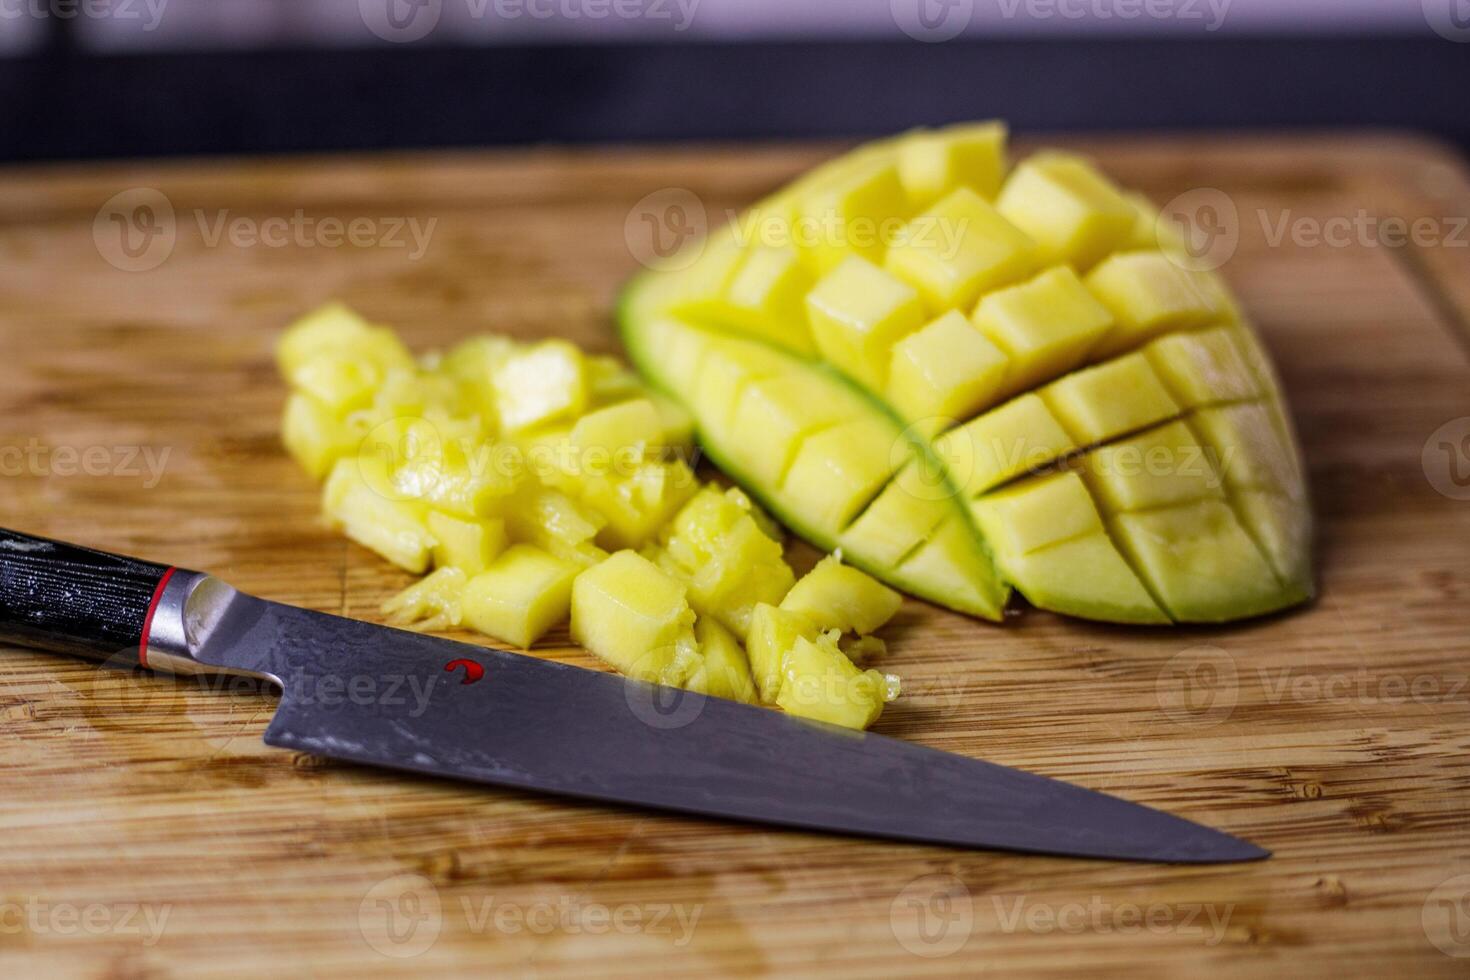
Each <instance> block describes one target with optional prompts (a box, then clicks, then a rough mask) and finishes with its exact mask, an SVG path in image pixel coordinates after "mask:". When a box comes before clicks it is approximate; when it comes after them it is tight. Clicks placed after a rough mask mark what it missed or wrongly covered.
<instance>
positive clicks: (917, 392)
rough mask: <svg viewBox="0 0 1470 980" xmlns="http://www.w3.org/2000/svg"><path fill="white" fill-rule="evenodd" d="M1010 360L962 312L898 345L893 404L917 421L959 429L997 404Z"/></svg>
mask: <svg viewBox="0 0 1470 980" xmlns="http://www.w3.org/2000/svg"><path fill="white" fill-rule="evenodd" d="M1008 365H1009V361H1008V359H1007V357H1006V355H1005V353H1004V352H1003V351H1001V349H1000V348H999V347H997V346H996V345H995V344H993V343H992V342H991V341H990V340H988V339H986V337H985V336H984V335H983V334H981V333H980V331H978V330H976V329H975V327H974V326H973V325H972V324H971V323H970V321H968V320H966V319H965V317H964V315H963V314H961V313H959V312H958V311H957V310H950V311H949V312H948V313H946V314H944V315H943V316H941V317H940V318H939V319H937V320H935V321H933V322H932V323H930V324H929V325H928V326H926V327H924V328H923V329H921V330H919V331H918V332H916V333H911V334H909V335H908V336H907V337H905V338H903V339H902V340H900V341H899V342H898V343H897V344H895V345H894V346H893V354H892V361H891V363H890V364H889V368H888V388H887V395H888V400H889V401H890V402H892V403H893V405H894V407H895V408H897V409H898V410H899V411H900V412H901V413H902V414H903V415H904V417H905V418H907V419H910V420H911V421H919V420H922V419H940V420H946V421H947V422H948V423H950V424H953V423H957V422H962V421H964V420H965V419H968V418H970V417H971V416H972V415H974V414H975V413H976V412H978V411H979V410H980V409H982V408H984V407H986V406H987V405H989V404H991V402H992V401H994V399H995V396H996V394H997V393H998V392H999V391H1000V387H1001V382H1002V380H1003V379H1004V378H1005V376H1006V371H1007V370H1008Z"/></svg>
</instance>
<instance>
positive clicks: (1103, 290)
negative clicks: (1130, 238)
mask: <svg viewBox="0 0 1470 980" xmlns="http://www.w3.org/2000/svg"><path fill="white" fill-rule="evenodd" d="M1201 281H1202V280H1201V279H1200V278H1199V277H1197V276H1196V275H1195V274H1194V273H1191V272H1190V271H1189V270H1188V269H1185V268H1183V267H1182V266H1181V265H1180V264H1179V263H1178V261H1177V260H1176V259H1173V258H1170V257H1169V256H1168V255H1166V254H1164V253H1163V252H1122V253H1119V254H1117V255H1114V256H1112V257H1110V258H1108V259H1107V260H1106V261H1104V262H1103V263H1101V264H1100V265H1098V266H1097V268H1095V269H1093V270H1092V271H1091V272H1090V273H1088V275H1087V279H1086V285H1087V288H1088V290H1089V291H1090V292H1091V293H1092V294H1093V295H1094V296H1096V297H1097V299H1098V301H1099V302H1101V303H1102V305H1103V306H1105V307H1107V309H1108V312H1109V313H1111V314H1112V315H1113V320H1114V327H1113V329H1112V330H1111V331H1110V332H1109V333H1108V335H1107V336H1106V337H1104V338H1103V339H1102V341H1101V342H1100V343H1099V345H1098V347H1097V349H1096V350H1095V351H1094V356H1098V357H1107V356H1109V355H1112V354H1115V353H1120V352H1122V351H1125V350H1131V349H1132V348H1134V347H1137V346H1139V345H1141V344H1143V343H1145V342H1147V341H1149V340H1152V339H1153V338H1154V337H1157V336H1159V335H1160V334H1164V333H1172V332H1173V331H1175V330H1189V329H1193V328H1195V327H1202V326H1205V325H1207V324H1209V323H1212V322H1214V321H1216V320H1221V319H1225V318H1227V316H1228V312H1229V310H1228V308H1227V307H1226V306H1225V305H1224V302H1223V300H1222V299H1221V298H1220V297H1219V296H1211V295H1209V294H1208V293H1207V292H1206V291H1205V290H1203V289H1202V288H1201V286H1200V282H1201Z"/></svg>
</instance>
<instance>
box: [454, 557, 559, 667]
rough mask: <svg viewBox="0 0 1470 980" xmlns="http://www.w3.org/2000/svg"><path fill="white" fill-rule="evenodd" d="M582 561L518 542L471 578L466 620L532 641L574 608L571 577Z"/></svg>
mask: <svg viewBox="0 0 1470 980" xmlns="http://www.w3.org/2000/svg"><path fill="white" fill-rule="evenodd" d="M581 571H582V568H581V566H579V565H576V564H574V563H572V562H569V561H565V560H563V559H561V558H557V557H556V556H554V555H550V554H547V553H546V552H545V551H542V550H541V549H539V548H533V547H532V546H531V545H528V544H514V545H511V546H510V547H509V548H507V549H506V550H505V551H504V552H502V553H501V554H500V556H499V557H497V558H496V559H495V561H493V562H491V563H490V567H489V568H487V569H485V571H483V572H481V573H480V574H479V575H476V576H475V577H474V578H472V579H470V580H469V582H468V583H467V584H466V585H465V588H464V594H463V598H462V599H461V615H462V617H463V619H464V623H465V625H467V626H469V627H470V628H471V629H475V630H478V631H479V632H481V633H484V634H485V635H487V636H493V637H496V638H497V639H500V640H504V641H505V642H507V643H512V644H514V645H515V646H518V647H529V646H530V645H531V644H533V643H535V642H536V641H537V640H539V639H540V638H541V637H542V636H544V635H545V634H546V632H547V631H548V630H550V629H551V628H552V627H553V626H555V625H556V624H558V623H560V622H562V621H563V620H565V619H566V618H567V612H568V611H569V610H570V608H571V601H572V580H573V579H575V578H576V577H577V575H578V574H579V573H580V572H581Z"/></svg>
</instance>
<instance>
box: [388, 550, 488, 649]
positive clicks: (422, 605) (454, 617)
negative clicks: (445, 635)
mask: <svg viewBox="0 0 1470 980" xmlns="http://www.w3.org/2000/svg"><path fill="white" fill-rule="evenodd" d="M468 582H469V576H467V575H465V573H464V570H463V569H459V568H452V567H447V566H446V567H444V568H440V569H436V570H435V571H434V572H433V573H432V574H430V575H427V576H425V577H424V578H422V579H419V581H417V582H415V583H414V584H413V585H410V586H409V587H408V588H406V589H404V590H403V591H402V592H400V593H398V594H397V595H395V596H394V597H393V598H391V599H389V600H388V601H387V602H385V603H383V609H382V611H383V615H384V616H385V617H387V620H388V624H389V625H390V626H398V627H401V628H404V629H411V630H418V631H420V632H424V633H437V632H442V631H443V630H448V629H453V628H454V627H456V626H458V625H459V624H460V619H461V615H462V612H461V608H460V601H461V597H462V595H463V593H464V587H465V585H466V583H468Z"/></svg>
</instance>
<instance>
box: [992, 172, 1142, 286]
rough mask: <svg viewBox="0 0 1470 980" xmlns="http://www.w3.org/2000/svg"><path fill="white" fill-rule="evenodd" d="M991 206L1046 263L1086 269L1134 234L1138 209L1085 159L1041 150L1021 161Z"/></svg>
mask: <svg viewBox="0 0 1470 980" xmlns="http://www.w3.org/2000/svg"><path fill="white" fill-rule="evenodd" d="M995 206H996V208H997V209H998V210H999V211H1000V213H1001V214H1003V215H1005V216H1006V218H1008V219H1009V220H1010V222H1011V223H1012V224H1014V225H1015V226H1016V227H1018V228H1020V229H1021V230H1022V231H1024V232H1025V233H1026V234H1028V235H1030V236H1031V237H1032V238H1033V239H1034V240H1035V241H1036V244H1037V256H1038V258H1039V260H1040V261H1041V262H1044V263H1046V264H1052V263H1058V262H1065V263H1068V264H1070V265H1072V266H1073V267H1074V268H1077V269H1088V268H1091V267H1092V266H1093V265H1094V264H1095V263H1097V262H1098V261H1099V260H1100V259H1102V258H1103V257H1104V256H1106V255H1107V254H1108V253H1110V252H1112V251H1114V250H1115V249H1117V248H1119V247H1120V246H1121V245H1122V244H1123V243H1124V242H1126V241H1127V240H1128V239H1129V237H1131V235H1132V233H1133V228H1134V226H1135V224H1136V223H1137V221H1138V212H1137V211H1136V210H1135V209H1134V207H1133V205H1132V204H1130V203H1129V202H1128V199H1127V198H1125V197H1124V196H1123V194H1122V192H1121V191H1119V190H1118V189H1117V188H1116V187H1114V186H1113V184H1112V182H1111V181H1110V180H1108V179H1107V178H1106V177H1104V176H1103V175H1102V174H1100V173H1099V172H1098V171H1097V170H1096V168H1094V167H1093V166H1092V165H1091V164H1090V163H1088V162H1087V161H1086V160H1083V159H1082V158H1080V157H1076V156H1071V155H1068V154H1063V153H1040V154H1037V155H1036V156H1034V157H1032V158H1030V159H1029V160H1025V161H1023V162H1022V163H1021V164H1019V165H1018V166H1017V167H1016V169H1015V170H1013V171H1012V172H1011V176H1010V178H1009V179H1007V180H1006V184H1005V187H1004V188H1002V189H1001V192H1000V197H999V198H998V199H997V200H996V203H995Z"/></svg>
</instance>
